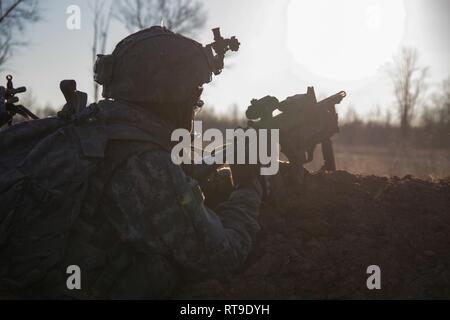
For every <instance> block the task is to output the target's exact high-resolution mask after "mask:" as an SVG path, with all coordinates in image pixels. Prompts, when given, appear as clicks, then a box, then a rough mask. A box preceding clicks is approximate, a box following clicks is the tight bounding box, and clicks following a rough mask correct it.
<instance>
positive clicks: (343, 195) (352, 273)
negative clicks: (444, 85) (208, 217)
mask: <svg viewBox="0 0 450 320" xmlns="http://www.w3.org/2000/svg"><path fill="white" fill-rule="evenodd" d="M338 159H339V158H338ZM338 161H339V160H338ZM307 183H308V187H307V189H306V190H303V191H299V190H292V189H291V190H287V191H286V193H284V194H283V196H282V199H281V202H280V203H281V204H282V205H280V206H278V207H277V208H275V207H274V205H273V204H270V203H267V204H266V205H265V206H264V210H263V212H262V216H261V224H262V228H263V231H262V233H261V235H260V239H259V240H258V242H257V246H256V248H255V250H254V251H253V253H252V254H251V256H250V257H249V261H248V266H247V268H246V269H245V271H243V272H241V273H239V274H237V275H234V276H231V277H229V278H227V279H220V280H209V281H205V282H202V283H197V284H190V285H188V286H186V287H185V288H183V289H182V291H181V293H180V294H179V297H184V298H211V299H212V298H238V299H241V298H242V299H248V298H274V299H310V298H326V299H327V298H328V299H329V298H342V299H355V298H450V254H449V247H450V179H446V180H435V181H434V182H431V181H424V180H419V179H416V178H412V177H404V178H401V179H400V178H385V177H376V176H360V175H353V174H350V173H347V172H344V171H337V172H335V173H332V174H317V175H313V176H310V177H308V180H307ZM369 265H378V266H379V267H380V268H381V290H368V289H367V287H366V280H367V277H368V276H369V275H367V274H366V269H367V267H368V266H369Z"/></svg>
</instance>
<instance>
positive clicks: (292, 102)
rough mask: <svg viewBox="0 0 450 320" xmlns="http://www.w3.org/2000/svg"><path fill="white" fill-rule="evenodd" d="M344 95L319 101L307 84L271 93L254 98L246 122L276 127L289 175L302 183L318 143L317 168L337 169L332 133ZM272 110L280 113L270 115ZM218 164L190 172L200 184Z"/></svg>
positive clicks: (196, 167)
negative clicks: (288, 92)
mask: <svg viewBox="0 0 450 320" xmlns="http://www.w3.org/2000/svg"><path fill="white" fill-rule="evenodd" d="M345 96H346V93H345V91H340V92H338V93H336V94H334V95H332V96H330V97H328V98H326V99H324V100H321V101H319V102H318V101H317V99H316V95H315V92H314V88H313V87H308V90H307V92H306V93H305V94H297V95H294V96H292V97H288V98H287V99H286V100H284V101H281V102H280V101H279V100H278V99H277V98H276V97H273V96H265V97H263V98H261V99H258V100H257V99H253V100H252V101H251V104H250V106H249V107H248V108H247V111H246V117H247V118H248V123H247V125H248V127H249V128H254V129H257V130H258V129H278V130H279V133H280V146H281V150H280V151H282V152H283V153H284V154H285V155H286V157H287V158H288V160H289V165H288V167H289V170H291V171H292V172H291V173H290V174H289V176H291V177H292V178H293V179H294V180H295V182H297V183H300V184H301V183H302V182H303V180H304V173H305V169H304V167H303V166H304V165H305V164H306V163H309V162H311V161H312V160H313V159H314V150H315V148H316V147H317V145H318V144H321V146H322V156H323V159H324V165H323V166H322V168H321V169H320V170H321V171H335V170H336V163H335V158H334V151H333V144H332V141H331V137H332V136H333V135H334V134H336V133H338V132H339V125H338V115H337V113H336V108H335V106H336V104H339V103H340V102H341V101H342V99H343V98H344V97H345ZM275 110H278V112H279V114H277V115H275V116H273V113H274V111H275ZM269 132H270V131H269ZM269 139H270V137H269ZM229 149H230V148H227V147H226V146H224V147H223V148H222V149H221V150H220V151H218V152H220V153H226V152H227V151H228V150H229ZM218 167H220V165H215V164H213V165H206V164H200V165H195V166H194V169H193V172H192V174H191V175H192V176H193V177H194V178H195V179H197V180H198V181H199V182H200V184H201V185H202V184H204V183H205V182H207V179H208V177H209V176H210V175H211V174H212V173H213V172H215V171H216V170H217V169H218Z"/></svg>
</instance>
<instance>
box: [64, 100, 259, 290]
mask: <svg viewBox="0 0 450 320" xmlns="http://www.w3.org/2000/svg"><path fill="white" fill-rule="evenodd" d="M103 104H107V107H105V106H104V107H103V108H104V109H105V110H108V113H109V114H111V115H113V117H114V118H116V119H120V120H121V122H128V123H130V124H131V123H132V125H133V127H140V128H143V129H144V128H145V131H146V132H147V133H150V134H151V132H152V130H153V129H152V127H157V129H158V132H159V135H160V137H161V138H160V139H164V137H168V136H169V134H170V129H169V128H170V126H168V125H167V124H164V125H160V123H161V122H160V120H158V119H157V117H156V116H153V115H151V114H150V113H142V112H138V111H136V110H135V109H133V108H124V107H123V106H121V105H119V104H117V103H112V102H107V101H105V102H103ZM100 105H102V103H100ZM161 127H165V128H167V129H166V130H167V132H166V134H164V133H161ZM90 141H92V139H90ZM157 142H159V143H155V142H145V143H143V142H134V143H137V144H138V146H137V148H136V150H147V151H145V152H141V151H139V152H135V153H134V154H133V155H132V156H130V157H129V158H127V159H126V161H125V162H124V163H122V164H121V165H120V166H118V167H117V169H115V171H114V173H113V175H112V176H111V177H110V178H109V179H110V181H109V183H108V184H107V186H106V189H105V190H104V192H103V196H102V197H101V199H100V200H99V194H98V192H96V191H95V182H93V183H92V188H93V190H92V191H91V192H89V195H90V196H89V197H88V199H86V201H85V205H84V209H83V211H82V213H81V216H80V218H79V219H78V221H77V223H76V225H75V227H74V231H73V235H72V236H71V238H70V240H69V249H68V253H67V258H66V265H70V264H76V265H79V266H80V268H81V270H82V272H83V278H82V281H83V286H82V289H83V290H81V292H80V293H78V292H76V293H75V296H77V295H78V294H81V297H87V298H90V297H105V298H161V297H169V296H170V294H171V293H172V292H173V290H174V288H175V287H176V286H177V285H178V284H179V282H180V280H182V279H185V278H186V277H187V278H192V277H198V276H220V277H223V276H226V275H227V274H229V272H231V271H234V270H236V269H237V268H239V267H241V266H242V264H243V262H244V261H245V259H246V257H247V256H248V253H249V251H250V249H251V247H252V244H253V242H254V240H255V235H256V233H257V231H258V230H259V225H258V223H257V216H258V212H259V206H260V203H261V193H262V190H261V186H260V185H259V183H258V182H257V181H254V182H253V183H250V184H248V185H246V186H242V187H241V188H239V189H237V190H235V191H233V192H232V194H231V195H230V197H229V200H228V201H226V202H224V203H222V204H220V205H219V207H218V210H217V213H216V212H213V211H212V210H210V209H209V208H207V207H206V206H205V205H204V204H203V200H204V198H203V194H202V191H201V190H200V187H199V186H198V183H197V181H195V180H193V179H191V178H190V177H188V176H186V175H185V174H184V172H183V170H182V169H181V167H179V166H177V165H175V164H173V162H172V160H171V157H170V152H169V148H168V147H167V140H166V141H157ZM129 143H130V142H129V141H128V142H126V144H127V145H129ZM123 147H124V144H120V143H119V144H118V146H117V147H116V148H118V149H120V148H123ZM111 152H112V151H110V153H111ZM112 153H114V152H112ZM113 156H114V155H113ZM64 294H67V295H70V296H72V295H74V293H73V292H69V291H68V290H66V292H65V293H64Z"/></svg>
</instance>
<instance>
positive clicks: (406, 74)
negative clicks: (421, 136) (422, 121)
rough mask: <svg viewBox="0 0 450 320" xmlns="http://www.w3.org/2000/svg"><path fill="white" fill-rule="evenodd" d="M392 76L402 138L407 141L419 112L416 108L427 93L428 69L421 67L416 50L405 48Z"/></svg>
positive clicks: (397, 60) (399, 56)
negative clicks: (412, 123)
mask: <svg viewBox="0 0 450 320" xmlns="http://www.w3.org/2000/svg"><path fill="white" fill-rule="evenodd" d="M390 75H391V79H392V82H393V85H394V94H395V99H396V101H397V106H398V113H399V116H400V128H401V134H402V138H403V139H406V138H408V136H409V132H410V129H411V122H412V120H413V119H414V117H415V114H416V112H417V110H416V109H417V108H416V107H417V105H418V104H419V101H420V99H421V97H422V96H423V95H424V94H425V92H426V84H425V79H426V76H427V68H422V67H420V66H419V62H418V53H417V51H416V50H415V49H413V48H403V49H402V50H401V52H400V54H399V55H398V56H397V57H395V58H394V63H393V65H392V66H391V70H390Z"/></svg>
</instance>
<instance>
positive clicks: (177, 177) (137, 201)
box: [111, 151, 262, 274]
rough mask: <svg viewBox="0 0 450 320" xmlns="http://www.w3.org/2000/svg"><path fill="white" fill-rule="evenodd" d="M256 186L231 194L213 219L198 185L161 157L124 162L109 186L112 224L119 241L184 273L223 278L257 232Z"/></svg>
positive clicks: (258, 188) (166, 156) (239, 260)
mask: <svg viewBox="0 0 450 320" xmlns="http://www.w3.org/2000/svg"><path fill="white" fill-rule="evenodd" d="M261 194H262V190H261V186H260V185H259V184H258V183H257V182H256V183H255V184H254V185H252V186H248V187H245V188H240V189H238V190H235V191H234V192H233V193H232V194H231V196H230V198H229V200H228V201H226V202H225V203H223V204H221V205H220V206H219V209H218V210H217V211H218V214H216V213H215V212H213V211H212V210H210V209H209V208H207V207H206V206H205V205H204V204H203V200H204V199H203V194H202V192H201V190H200V187H199V186H198V183H197V182H196V181H195V180H193V179H191V178H190V177H188V176H186V175H185V174H184V172H183V171H182V169H181V168H180V167H179V166H176V165H174V164H173V163H172V162H171V160H170V155H169V154H168V153H166V152H163V151H156V152H155V151H152V152H148V153H146V154H144V155H141V156H139V157H132V158H130V159H129V160H128V161H127V163H126V165H124V166H123V167H121V168H119V169H118V170H117V172H116V173H115V175H114V177H113V178H112V181H111V197H112V199H111V201H112V202H114V205H115V207H116V209H117V210H113V211H115V212H116V213H115V214H113V213H111V219H112V222H113V223H114V224H115V225H116V228H117V229H118V230H119V233H120V236H121V237H122V238H123V240H125V241H127V242H131V243H133V244H134V246H135V247H136V248H138V249H139V250H142V251H146V252H150V253H156V254H162V255H167V256H170V257H171V258H172V259H174V260H175V261H176V262H177V263H178V264H179V265H180V266H182V267H183V268H185V269H187V270H192V271H197V272H201V273H207V274H223V273H225V272H228V271H233V270H235V269H237V268H239V267H240V266H241V265H242V264H243V262H244V261H245V260H246V258H247V256H248V253H249V251H250V249H251V247H252V244H253V242H254V239H255V236H256V233H257V232H258V231H259V228H260V227H259V224H258V222H257V216H258V214H259V207H260V203H261Z"/></svg>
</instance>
